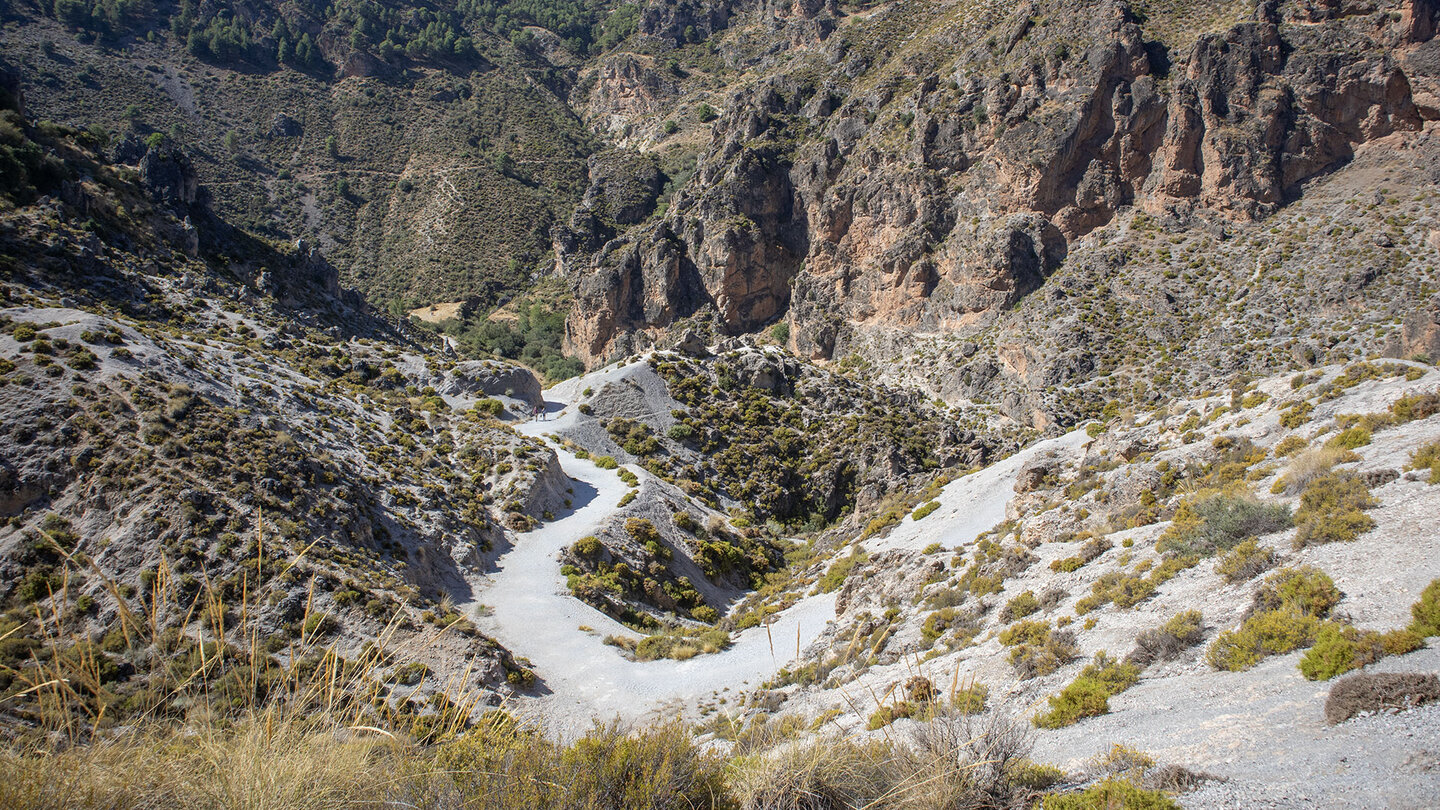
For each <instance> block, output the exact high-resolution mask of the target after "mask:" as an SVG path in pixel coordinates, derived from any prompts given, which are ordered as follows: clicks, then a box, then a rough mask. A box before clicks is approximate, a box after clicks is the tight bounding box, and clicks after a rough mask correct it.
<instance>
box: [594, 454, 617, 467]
mask: <svg viewBox="0 0 1440 810" xmlns="http://www.w3.org/2000/svg"><path fill="white" fill-rule="evenodd" d="M590 460H591V462H592V463H594V465H595V466H596V467H599V468H600V469H602V470H613V469H615V468H616V467H619V466H620V462H618V461H616V460H615V457H614V456H595V457H593V458H591V459H590Z"/></svg>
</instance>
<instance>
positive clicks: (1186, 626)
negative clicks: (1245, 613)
mask: <svg viewBox="0 0 1440 810" xmlns="http://www.w3.org/2000/svg"><path fill="white" fill-rule="evenodd" d="M1204 637H1205V630H1204V617H1202V616H1201V615H1200V611H1198V610H1187V611H1185V612H1183V613H1177V614H1175V615H1174V616H1172V617H1171V618H1170V620H1169V621H1167V622H1165V623H1164V624H1162V625H1160V626H1159V627H1156V628H1152V629H1150V630H1145V631H1143V632H1141V633H1140V635H1138V636H1136V637H1135V649H1134V650H1132V651H1131V652H1130V654H1129V655H1127V656H1125V660H1126V661H1127V662H1129V663H1132V664H1136V665H1139V666H1142V667H1144V666H1149V665H1150V664H1152V663H1154V662H1156V661H1170V660H1172V659H1174V658H1177V657H1179V655H1180V653H1182V652H1184V651H1185V650H1186V649H1188V648H1190V647H1194V646H1195V645H1196V644H1199V643H1200V641H1201V640H1202V639H1204Z"/></svg>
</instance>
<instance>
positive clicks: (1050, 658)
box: [1000, 621, 1079, 679]
mask: <svg viewBox="0 0 1440 810" xmlns="http://www.w3.org/2000/svg"><path fill="white" fill-rule="evenodd" d="M1000 643H1001V644H1004V645H1005V646H1007V647H1011V648H1012V649H1011V650H1010V665H1011V666H1013V667H1014V668H1015V672H1016V673H1017V674H1019V676H1020V677H1021V679H1029V678H1035V677H1038V676H1041V675H1049V674H1050V673H1052V672H1054V671H1055V670H1057V669H1059V668H1060V667H1062V666H1064V665H1066V664H1068V663H1070V662H1071V661H1074V660H1075V656H1076V654H1077V653H1078V652H1079V648H1078V647H1076V646H1075V634H1074V633H1073V632H1071V631H1069V630H1051V629H1050V623H1049V622H1032V621H1022V622H1019V623H1017V624H1015V625H1013V626H1011V627H1009V628H1007V629H1006V630H1004V631H1003V632H1001V633H1000Z"/></svg>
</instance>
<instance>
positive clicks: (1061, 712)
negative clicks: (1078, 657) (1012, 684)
mask: <svg viewBox="0 0 1440 810" xmlns="http://www.w3.org/2000/svg"><path fill="white" fill-rule="evenodd" d="M1139 679H1140V667H1138V666H1136V665H1135V664H1131V663H1124V662H1119V661H1116V660H1114V659H1112V658H1110V657H1109V656H1108V655H1106V654H1105V652H1104V651H1101V652H1098V653H1096V654H1095V661H1094V663H1092V664H1090V665H1089V666H1087V667H1085V669H1084V670H1083V671H1081V673H1080V674H1079V675H1078V676H1076V678H1075V680H1074V681H1071V682H1070V684H1069V685H1068V686H1066V687H1065V688H1064V689H1063V690H1062V691H1061V692H1060V694H1058V695H1052V696H1051V697H1050V699H1049V701H1050V710H1049V711H1048V712H1044V713H1042V714H1037V715H1035V721H1034V722H1035V725H1037V726H1039V727H1040V728H1051V729H1054V728H1063V727H1065V726H1070V725H1074V724H1075V723H1078V722H1080V720H1081V719H1083V718H1086V717H1099V716H1100V715H1102V714H1106V713H1107V712H1109V711H1110V701H1109V698H1110V697H1111V696H1112V695H1118V694H1120V693H1121V692H1123V691H1125V690H1126V689H1129V688H1130V687H1131V686H1134V685H1135V682H1136V681H1138V680H1139Z"/></svg>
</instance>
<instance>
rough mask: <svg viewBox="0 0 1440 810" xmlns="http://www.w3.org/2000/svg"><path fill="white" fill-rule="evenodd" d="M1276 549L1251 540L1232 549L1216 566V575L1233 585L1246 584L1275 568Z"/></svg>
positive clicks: (1253, 539)
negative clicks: (1237, 583)
mask: <svg viewBox="0 0 1440 810" xmlns="http://www.w3.org/2000/svg"><path fill="white" fill-rule="evenodd" d="M1275 562H1276V556H1275V549H1273V548H1270V547H1269V546H1262V545H1260V542H1259V541H1258V540H1256V539H1255V538H1253V537H1252V538H1250V539H1249V540H1246V541H1245V542H1243V543H1241V544H1240V545H1238V546H1236V547H1234V548H1232V549H1230V551H1229V552H1228V553H1226V555H1225V557H1224V558H1223V559H1221V560H1220V562H1218V563H1216V564H1215V573H1217V574H1219V575H1220V576H1222V577H1225V581H1226V582H1229V583H1231V584H1234V583H1236V582H1245V581H1247V580H1250V579H1253V578H1254V577H1256V576H1258V575H1260V574H1262V573H1264V572H1266V571H1269V570H1270V569H1271V568H1274V567H1275Z"/></svg>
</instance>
